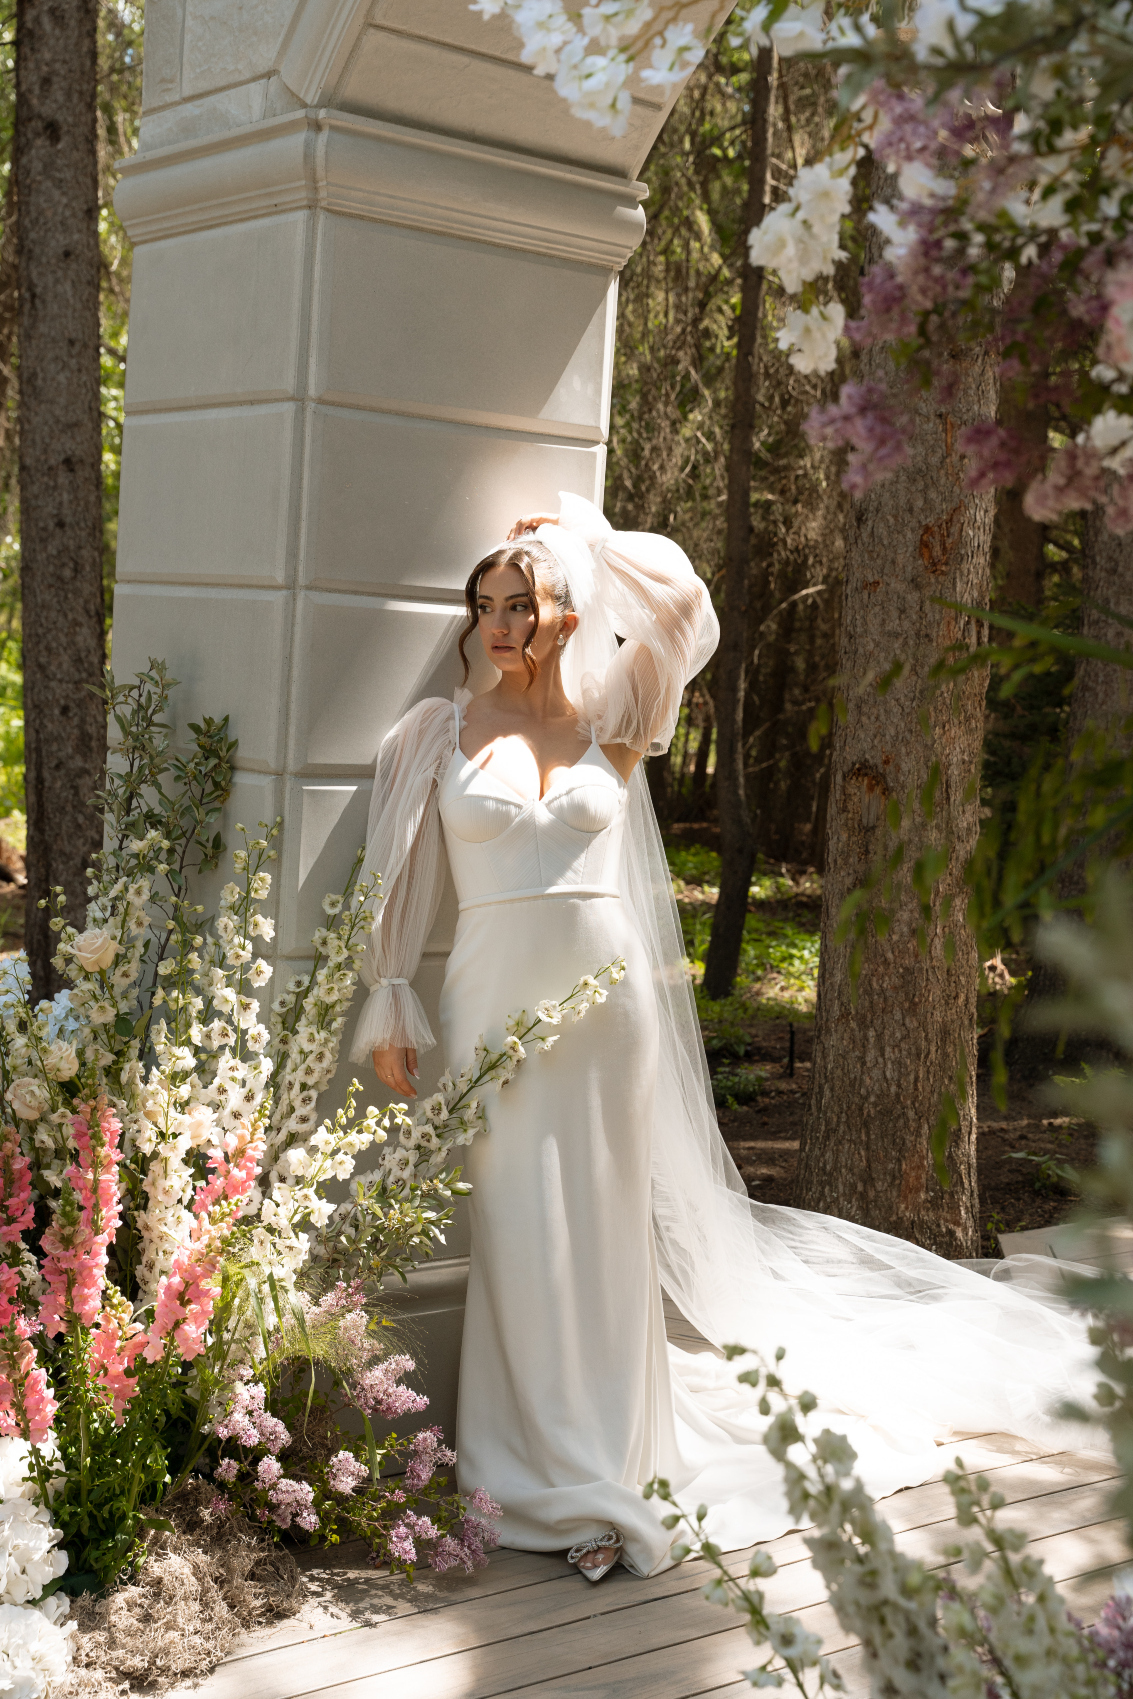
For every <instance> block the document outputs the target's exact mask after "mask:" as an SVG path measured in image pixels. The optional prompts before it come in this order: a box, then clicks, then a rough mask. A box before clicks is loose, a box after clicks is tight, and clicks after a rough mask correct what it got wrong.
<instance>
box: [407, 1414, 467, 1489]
mask: <svg viewBox="0 0 1133 1699" xmlns="http://www.w3.org/2000/svg"><path fill="white" fill-rule="evenodd" d="M443 1442H444V1435H443V1433H442V1432H441V1429H440V1428H422V1429H421V1431H420V1433H417V1434H414V1436H413V1447H412V1452H411V1455H410V1458H409V1462H408V1465H407V1466H406V1470H405V1485H406V1487H407V1488H408V1489H409V1491H410V1492H411V1493H418V1492H421V1491H422V1490H423V1488H425V1487H427V1486H428V1484H429V1482H430V1481H431V1480H432V1478H433V1476H434V1475H435V1474H436V1472H437V1470H438V1469H439V1468H441V1467H442V1466H444V1465H446V1464H452V1463H455V1462H456V1452H455V1451H450V1450H449V1449H448V1447H447V1446H446V1445H445V1444H444V1443H443Z"/></svg>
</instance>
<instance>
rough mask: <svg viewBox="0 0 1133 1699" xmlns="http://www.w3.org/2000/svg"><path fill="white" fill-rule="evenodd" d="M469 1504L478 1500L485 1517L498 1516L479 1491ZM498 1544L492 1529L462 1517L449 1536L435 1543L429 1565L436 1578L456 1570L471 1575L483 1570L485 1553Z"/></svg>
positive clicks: (491, 1504)
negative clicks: (473, 1572)
mask: <svg viewBox="0 0 1133 1699" xmlns="http://www.w3.org/2000/svg"><path fill="white" fill-rule="evenodd" d="M473 1500H479V1502H480V1504H481V1505H483V1506H485V1514H486V1515H490V1516H496V1517H498V1516H500V1515H502V1512H501V1510H500V1507H499V1505H498V1504H493V1503H492V1500H491V1499H490V1498H489V1497H488V1495H487V1493H486V1492H484V1490H483V1488H477V1490H476V1492H475V1493H473V1494H472V1495H471V1498H470V1499H469V1503H471V1502H473ZM499 1543H500V1537H499V1535H498V1534H497V1533H496V1530H495V1529H494V1528H490V1527H489V1526H488V1524H487V1523H486V1522H482V1521H481V1520H480V1518H479V1517H478V1516H465V1517H464V1518H463V1520H462V1521H461V1522H460V1523H459V1524H458V1525H457V1527H456V1528H454V1529H453V1531H452V1533H451V1534H446V1535H445V1536H444V1538H443V1539H441V1540H438V1541H437V1543H436V1545H435V1546H434V1547H433V1550H432V1552H431V1553H430V1556H429V1562H430V1563H431V1564H432V1566H433V1568H434V1569H435V1570H436V1571H437V1573H438V1575H443V1574H444V1572H445V1570H446V1569H456V1568H458V1567H459V1568H461V1569H463V1570H464V1571H465V1573H466V1574H468V1575H471V1574H472V1571H473V1570H474V1569H483V1567H484V1565H485V1564H486V1563H487V1561H488V1552H489V1551H490V1550H491V1549H492V1548H493V1547H494V1546H498V1545H499Z"/></svg>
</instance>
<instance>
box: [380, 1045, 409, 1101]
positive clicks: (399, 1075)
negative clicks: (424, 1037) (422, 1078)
mask: <svg viewBox="0 0 1133 1699" xmlns="http://www.w3.org/2000/svg"><path fill="white" fill-rule="evenodd" d="M374 1072H375V1074H377V1076H378V1078H379V1079H380V1080H381V1082H382V1084H383V1085H385V1086H388V1087H389V1088H390V1090H391V1091H396V1092H400V1094H401V1096H402V1097H416V1096H417V1087H416V1085H413V1084H411V1083H410V1082H411V1080H416V1078H417V1052H416V1050H402V1049H399V1048H398V1046H397V1045H396V1044H395V1045H391V1047H390V1048H389V1049H388V1050H375V1051H374Z"/></svg>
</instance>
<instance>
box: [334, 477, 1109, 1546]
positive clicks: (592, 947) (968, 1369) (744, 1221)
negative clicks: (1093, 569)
mask: <svg viewBox="0 0 1133 1699" xmlns="http://www.w3.org/2000/svg"><path fill="white" fill-rule="evenodd" d="M467 599H468V614H469V625H468V628H467V630H466V631H465V633H464V635H463V637H462V638H461V641H460V653H461V656H462V658H463V659H464V663H465V678H466V680H467V677H468V660H467V656H466V650H465V645H466V644H467V642H468V641H469V640H471V639H473V638H474V637H475V638H476V639H478V640H479V642H480V643H481V644H482V646H483V649H484V652H485V654H486V655H487V657H488V659H489V660H490V661H491V662H492V663H493V665H494V666H495V668H496V669H497V671H498V673H499V675H500V676H499V681H498V683H497V684H496V686H495V688H494V689H492V690H489V691H487V692H486V693H485V694H484V695H482V696H479V697H476V698H475V699H472V698H470V696H469V694H468V692H467V691H458V692H457V698H456V701H455V703H449V702H444V701H441V700H437V699H430V700H428V701H425V702H420V703H418V704H417V706H416V707H415V708H413V709H412V710H411V711H410V712H409V713H408V714H407V715H406V716H405V718H404V719H403V720H402V721H401V722H400V723H399V725H397V726H396V727H395V728H394V730H393V731H392V732H391V733H390V734H389V736H388V737H387V738H386V740H385V742H384V743H383V745H382V750H381V754H380V756H379V759H378V775H377V784H376V785H375V793H374V803H373V807H372V811H371V822H370V839H369V843H368V846H367V864H368V866H369V867H371V868H373V869H374V870H376V871H378V872H380V873H381V874H382V877H383V899H382V906H381V913H380V921H379V924H378V926H376V927H375V930H374V933H373V935H372V938H371V942H370V949H369V952H368V956H367V962H366V966H365V968H364V971H363V978H364V979H365V980H366V983H367V984H368V985H369V986H370V987H371V992H370V997H369V1000H368V1002H367V1004H366V1006H365V1009H364V1010H363V1013H362V1018H361V1021H360V1025H359V1028H358V1032H357V1035H356V1040H355V1046H354V1050H353V1053H352V1054H353V1057H354V1060H356V1061H362V1060H365V1059H367V1058H368V1057H369V1056H370V1055H371V1054H372V1056H373V1062H374V1067H375V1069H376V1071H377V1074H378V1077H379V1079H381V1080H382V1082H383V1084H385V1085H386V1086H387V1087H389V1088H390V1089H391V1090H392V1091H394V1092H396V1093H398V1094H400V1095H402V1096H405V1097H412V1096H415V1095H416V1089H415V1085H414V1081H415V1079H416V1070H417V1054H418V1052H419V1051H420V1050H421V1049H423V1048H425V1047H427V1046H429V1045H431V1044H432V1043H433V1042H434V1040H433V1035H432V1033H431V1032H430V1030H429V1026H428V1022H427V1020H426V1019H425V1015H424V1012H423V1010H422V1009H421V1006H420V1004H419V1003H418V1001H417V999H416V997H415V996H414V994H413V992H412V990H411V989H410V983H409V982H410V981H411V980H412V978H413V975H414V973H415V971H416V968H417V965H418V962H419V960H420V954H421V950H422V947H423V945H424V941H425V938H426V936H427V934H428V931H429V928H430V926H431V924H432V921H433V917H434V915H435V913H436V908H437V904H438V902H439V899H440V893H441V889H442V886H443V881H444V860H443V858H442V856H441V839H442V834H443V840H444V845H445V848H446V850H447V857H448V863H449V866H450V867H451V870H452V874H453V879H454V882H455V884H456V889H457V894H458V897H459V899H460V916H459V921H458V924H457V931H456V940H455V943H454V946H453V950H452V953H451V955H450V957H449V960H448V966H447V970H446V976H445V985H444V991H443V994H442V998H441V1021H442V1028H443V1037H444V1046H445V1054H446V1058H447V1060H448V1062H449V1064H450V1066H452V1067H453V1068H459V1067H461V1066H462V1065H463V1064H464V1063H465V1061H467V1060H469V1059H470V1058H471V1056H472V1053H473V1048H474V1045H475V1042H476V1039H477V1036H478V1035H479V1034H480V1033H481V1032H482V1031H485V1030H487V1032H488V1034H489V1036H495V1037H496V1038H497V1039H498V1038H499V1037H500V1036H502V1022H503V1020H504V1018H505V1017H506V1016H507V1015H508V1014H510V1013H511V1012H512V1011H514V1010H516V1009H519V1008H524V1007H526V1008H528V1009H531V1008H534V1007H535V1005H536V1004H537V1003H538V1002H540V1001H541V1000H542V999H544V998H549V997H558V996H561V995H563V994H565V992H566V991H567V990H568V989H569V988H570V987H571V986H572V985H573V984H575V983H576V981H577V980H578V979H579V978H580V976H581V975H582V974H584V973H591V972H593V971H594V970H595V969H596V968H598V967H600V966H602V965H603V964H604V963H606V962H609V961H610V960H611V959H613V958H614V957H617V956H624V957H625V959H626V962H627V964H628V974H627V977H626V978H625V979H624V980H623V981H622V983H621V984H620V985H618V987H617V988H616V990H614V991H613V992H612V993H611V995H610V997H609V999H608V1000H607V1002H606V1003H605V1004H604V1005H603V1006H602V1007H601V1008H600V1009H596V1010H594V1011H593V1012H592V1014H591V1015H590V1016H588V1018H587V1020H586V1021H585V1022H584V1023H583V1025H582V1026H581V1027H575V1028H571V1029H570V1030H569V1032H567V1033H566V1034H564V1036H563V1039H562V1041H561V1042H560V1043H559V1044H558V1045H557V1046H556V1047H555V1049H554V1050H552V1051H551V1052H549V1053H548V1054H545V1055H543V1056H541V1057H540V1058H539V1060H538V1061H537V1062H532V1063H531V1064H530V1065H529V1066H527V1067H525V1068H523V1069H522V1070H521V1071H520V1073H519V1074H518V1075H517V1077H516V1079H515V1080H514V1081H513V1083H512V1084H511V1085H509V1086H508V1088H507V1090H506V1091H505V1092H503V1093H501V1095H500V1096H499V1098H498V1099H495V1100H493V1102H492V1105H491V1111H490V1131H489V1132H488V1134H487V1135H484V1136H481V1137H480V1138H479V1139H477V1140H476V1141H475V1142H474V1144H473V1145H472V1146H471V1147H470V1149H469V1153H468V1160H467V1163H466V1166H465V1176H466V1178H467V1179H469V1180H470V1181H471V1182H472V1188H473V1189H472V1194H471V1199H470V1205H471V1217H472V1254H471V1267H470V1274H469V1286H468V1298H467V1308H466V1313H465V1331H464V1344H463V1351H462V1358H461V1380H460V1398H459V1410H458V1422H457V1450H458V1456H459V1459H460V1462H459V1469H460V1475H461V1478H462V1479H463V1480H466V1481H474V1482H476V1483H477V1484H479V1485H482V1486H484V1487H486V1488H487V1490H488V1491H489V1492H490V1493H491V1495H492V1497H493V1498H495V1499H497V1500H498V1501H499V1502H500V1503H501V1505H502V1506H503V1521H502V1527H501V1540H502V1543H503V1544H504V1545H505V1546H513V1547H518V1548H521V1549H524V1550H532V1551H554V1550H560V1549H563V1548H570V1550H569V1558H570V1561H572V1562H574V1563H576V1564H577V1565H578V1567H579V1568H580V1570H581V1571H582V1572H583V1573H585V1574H587V1575H588V1577H589V1578H590V1579H591V1580H598V1579H600V1577H601V1576H602V1575H603V1574H605V1573H607V1572H608V1570H609V1569H610V1568H611V1567H612V1565H613V1563H614V1562H616V1561H618V1560H620V1561H621V1562H623V1563H625V1564H626V1565H627V1566H628V1567H629V1568H630V1569H632V1570H633V1571H635V1572H636V1573H638V1574H643V1575H646V1574H650V1573H652V1572H654V1571H655V1570H658V1569H661V1568H664V1567H665V1566H666V1565H667V1564H668V1563H669V1562H670V1561H671V1560H670V1559H669V1556H668V1548H669V1543H670V1539H671V1536H670V1535H669V1534H668V1533H667V1532H666V1531H665V1530H664V1529H663V1528H662V1526H661V1514H662V1512H663V1510H664V1506H658V1504H657V1501H656V1500H649V1501H647V1500H645V1499H643V1498H642V1496H641V1488H642V1486H643V1485H644V1483H645V1482H646V1481H647V1480H649V1479H650V1477H651V1476H653V1475H655V1474H661V1475H665V1476H666V1477H667V1478H668V1479H669V1480H670V1482H671V1483H672V1485H673V1487H674V1489H675V1490H676V1491H677V1492H678V1494H679V1495H680V1497H681V1498H682V1500H683V1501H684V1502H685V1503H687V1504H690V1505H696V1504H697V1503H700V1502H704V1503H707V1504H708V1505H709V1506H710V1509H711V1515H710V1519H709V1524H708V1527H709V1531H710V1533H711V1536H712V1537H713V1538H714V1539H715V1540H716V1541H717V1543H718V1544H719V1545H720V1546H721V1547H722V1548H723V1549H735V1548H736V1547H739V1546H741V1545H746V1544H750V1543H752V1542H754V1541H757V1540H764V1539H770V1538H772V1537H774V1536H775V1535H777V1534H779V1533H781V1532H782V1531H783V1530H784V1529H785V1528H786V1527H788V1526H789V1525H790V1516H789V1512H788V1510H787V1507H786V1502H785V1499H784V1496H783V1492H782V1488H781V1484H780V1474H779V1470H778V1467H777V1465H775V1464H774V1463H773V1462H772V1460H771V1458H770V1457H769V1455H768V1453H767V1452H766V1451H765V1449H764V1448H763V1446H762V1445H761V1444H760V1443H759V1435H760V1431H761V1427H762V1423H761V1421H760V1418H759V1416H758V1413H757V1412H756V1411H755V1409H754V1408H753V1406H752V1402H751V1400H750V1397H749V1396H748V1395H747V1394H746V1393H745V1391H744V1389H743V1388H741V1387H739V1386H738V1385H737V1383H736V1380H735V1371H734V1370H733V1369H730V1368H728V1367H727V1366H726V1365H725V1364H723V1363H722V1362H720V1361H719V1359H717V1358H714V1357H711V1356H707V1355H704V1356H690V1355H688V1354H686V1353H684V1352H681V1351H678V1350H676V1349H675V1348H673V1347H670V1346H667V1344H666V1340H665V1328H664V1318H663V1314H662V1306H661V1287H662V1286H664V1288H665V1290H666V1291H667V1292H668V1293H669V1294H670V1296H671V1297H672V1298H673V1299H674V1300H675V1302H676V1303H677V1304H678V1306H679V1308H680V1309H681V1311H682V1312H683V1314H684V1315H686V1316H687V1317H688V1318H689V1320H690V1321H692V1322H693V1323H694V1324H695V1325H696V1326H697V1327H698V1328H699V1329H700V1331H701V1332H702V1333H703V1334H704V1335H705V1336H706V1338H708V1339H710V1340H711V1341H713V1343H715V1344H717V1345H720V1344H723V1343H724V1342H725V1341H738V1342H741V1343H743V1344H747V1345H753V1346H756V1347H758V1348H760V1349H762V1350H763V1351H764V1352H765V1354H766V1355H768V1356H770V1355H772V1354H773V1353H774V1350H775V1348H776V1347H777V1346H779V1345H784V1346H786V1347H787V1348H788V1358H787V1362H788V1365H789V1367H790V1369H791V1371H792V1373H791V1379H792V1381H793V1382H794V1383H795V1384H796V1385H797V1386H798V1387H800V1388H801V1387H802V1386H803V1385H804V1384H805V1385H807V1386H808V1387H810V1388H811V1389H812V1390H814V1391H815V1392H816V1393H817V1394H818V1395H819V1397H820V1399H821V1401H822V1409H823V1413H824V1415H825V1416H828V1415H829V1413H830V1412H831V1411H836V1412H837V1413H838V1414H837V1425H838V1427H839V1429H840V1430H841V1431H843V1432H847V1433H848V1434H849V1435H850V1438H851V1440H852V1442H853V1444H854V1446H855V1448H856V1449H857V1451H858V1454H859V1458H860V1464H859V1467H860V1469H861V1472H862V1474H863V1475H864V1477H865V1479H866V1480H867V1482H868V1484H869V1485H870V1487H871V1489H872V1490H873V1491H874V1492H875V1493H876V1494H879V1493H884V1492H891V1491H894V1490H895V1489H896V1488H897V1487H900V1486H904V1485H910V1484H912V1483H914V1482H916V1481H922V1480H925V1479H927V1478H929V1477H930V1476H931V1475H933V1474H934V1473H936V1471H937V1457H936V1449H935V1440H936V1439H937V1438H938V1437H944V1436H946V1435H947V1434H948V1433H949V1432H952V1431H967V1432H979V1431H984V1432H986V1431H989V1430H1007V1431H1010V1432H1014V1433H1018V1434H1022V1435H1026V1436H1029V1437H1033V1438H1038V1439H1040V1440H1042V1441H1043V1442H1048V1443H1051V1444H1052V1445H1066V1444H1068V1443H1069V1444H1071V1445H1073V1444H1074V1443H1075V1442H1077V1443H1079V1444H1080V1443H1081V1432H1080V1430H1072V1433H1071V1435H1070V1437H1069V1438H1068V1436H1067V1433H1066V1431H1065V1430H1062V1431H1061V1432H1060V1431H1059V1430H1058V1429H1057V1427H1056V1425H1055V1423H1053V1422H1052V1420H1051V1419H1050V1418H1049V1416H1048V1414H1047V1412H1048V1410H1049V1409H1050V1408H1051V1407H1052V1406H1053V1405H1054V1404H1055V1403H1056V1402H1057V1401H1058V1400H1059V1399H1060V1398H1063V1397H1068V1396H1078V1397H1082V1396H1084V1395H1085V1396H1088V1385H1089V1383H1088V1380H1084V1379H1083V1375H1084V1372H1085V1370H1084V1365H1085V1363H1086V1361H1087V1360H1088V1357H1087V1353H1086V1351H1085V1346H1084V1335H1083V1332H1082V1329H1081V1328H1080V1326H1079V1324H1078V1322H1077V1321H1076V1320H1075V1319H1074V1318H1072V1317H1070V1316H1068V1315H1065V1314H1063V1313H1061V1312H1060V1311H1058V1310H1057V1309H1052V1308H1048V1307H1043V1306H1040V1305H1039V1304H1036V1303H1035V1302H1033V1301H1032V1300H1030V1299H1028V1298H1027V1297H1026V1296H1023V1295H1021V1294H1020V1292H1018V1291H1017V1290H1013V1289H1012V1288H1011V1287H1010V1286H1009V1285H1008V1286H1003V1285H1000V1284H998V1283H993V1282H991V1281H988V1280H986V1279H983V1278H982V1277H981V1276H979V1275H977V1274H974V1273H972V1272H971V1271H969V1270H967V1269H964V1268H960V1267H957V1266H955V1265H953V1264H950V1263H947V1262H945V1261H943V1260H941V1259H939V1258H937V1257H934V1256H931V1255H930V1254H929V1253H927V1252H924V1251H921V1250H918V1249H917V1248H916V1247H914V1246H912V1245H909V1244H906V1243H905V1242H904V1241H903V1240H897V1239H891V1238H888V1237H887V1236H885V1235H882V1234H878V1233H874V1232H871V1231H870V1230H869V1229H866V1228H861V1227H857V1226H855V1225H854V1224H852V1223H848V1222H843V1221H838V1220H835V1219H833V1218H831V1217H825V1216H817V1215H812V1214H808V1213H806V1212H804V1211H797V1210H789V1209H783V1208H779V1207H777V1206H770V1205H760V1204H757V1203H752V1202H749V1200H748V1198H747V1196H746V1191H745V1188H744V1186H743V1183H742V1181H741V1180H740V1178H739V1175H738V1173H737V1171H736V1169H735V1166H734V1164H733V1163H732V1161H731V1158H730V1156H729V1155H728V1152H727V1149H726V1147H725V1146H724V1143H723V1140H722V1139H721V1137H720V1134H719V1130H718V1128H717V1126H716V1121H715V1115H714V1112H713V1109H712V1100H711V1092H710V1088H709V1084H708V1074H707V1067H706V1064H705V1060H704V1051H703V1046H702V1044H701V1041H700V1034H699V1029H698V1027H697V1024H696V1019H695V1009H694V1006H693V1001H692V996H691V991H690V988H689V985H688V980H687V976H686V974H685V972H684V969H683V964H682V946H681V941H680V934H679V928H678V925H677V921H676V914H675V909H674V905H673V900H672V890H671V884H670V882H669V876H668V870H667V867H666V864H665V858H664V852H663V850H662V847H661V842H660V836H659V833H658V830H657V824H656V820H655V818H654V816H653V813H652V810H651V807H650V804H649V797H648V792H647V790H646V787H645V783H644V775H643V773H642V772H641V769H640V762H641V759H642V756H643V755H645V754H648V753H654V752H658V751H661V750H663V749H665V748H667V746H668V743H669V740H670V738H671V736H672V733H673V730H674V727H675V724H676V719H677V714H678V711H679V708H680V703H681V697H682V692H683V689H684V686H685V684H686V683H687V682H688V680H689V679H690V678H692V677H693V676H694V674H695V673H696V672H697V671H698V670H699V669H700V667H702V666H703V665H704V663H705V661H706V660H707V659H708V657H709V656H710V655H711V653H712V651H713V649H714V648H715V646H716V642H717V640H718V636H719V630H718V626H717V623H716V618H715V615H714V613H713V611H712V606H711V602H710V600H709V597H708V593H707V591H706V589H705V587H704V585H703V584H702V583H701V582H700V580H699V579H698V578H697V577H696V574H695V573H694V572H693V569H692V567H691V565H690V564H689V562H688V560H687V558H686V557H685V555H684V554H683V553H682V552H681V550H680V549H678V548H677V547H676V545H675V544H673V543H672V542H669V541H668V540H666V539H665V538H662V537H655V536H647V535H642V534H639V533H621V534H619V533H615V532H613V531H612V530H611V528H610V526H609V525H608V523H607V522H606V520H605V519H604V518H603V517H602V515H601V514H600V513H599V512H598V510H597V509H596V508H595V507H593V506H591V504H590V503H588V502H585V501H583V500H581V499H580V498H579V497H576V496H570V495H565V494H564V495H563V496H562V510H561V512H560V514H559V515H558V516H557V517H553V516H551V515H547V514H540V515H535V516H532V517H530V518H527V519H523V520H520V521H519V522H518V523H517V524H516V525H515V526H514V527H513V530H512V533H511V535H510V537H509V539H508V544H507V545H505V546H504V547H502V548H499V549H496V550H494V551H493V552H492V553H491V554H489V555H488V556H486V557H485V559H484V560H482V561H481V562H480V563H479V565H478V566H477V567H476V568H475V570H474V571H473V573H472V575H471V577H470V578H469V580H468V585H467ZM619 638H620V639H622V642H621V643H620V645H619V641H618V640H619Z"/></svg>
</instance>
